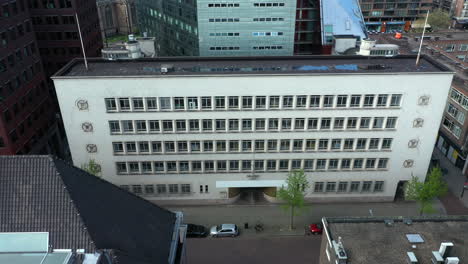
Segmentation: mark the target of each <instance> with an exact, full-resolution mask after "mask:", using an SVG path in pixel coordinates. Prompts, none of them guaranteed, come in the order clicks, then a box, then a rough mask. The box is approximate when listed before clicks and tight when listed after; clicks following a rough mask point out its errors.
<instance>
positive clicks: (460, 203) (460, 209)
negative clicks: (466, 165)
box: [433, 148, 468, 214]
mask: <svg viewBox="0 0 468 264" xmlns="http://www.w3.org/2000/svg"><path fill="white" fill-rule="evenodd" d="M433 156H434V157H435V158H437V159H439V163H440V167H441V168H444V169H446V170H447V173H446V174H445V175H444V176H443V178H444V180H445V181H446V182H447V185H448V188H449V192H450V193H449V194H447V196H446V197H443V198H441V199H440V201H441V202H442V203H443V204H444V206H445V208H446V210H447V214H468V209H467V208H468V191H465V195H464V196H463V198H460V195H461V192H462V190H463V184H464V183H465V181H466V177H465V176H463V174H462V171H461V170H460V169H459V168H457V167H455V165H454V164H452V163H451V162H450V161H449V160H448V159H447V157H445V156H444V155H443V154H442V152H441V151H440V150H439V149H438V148H434V152H433Z"/></svg>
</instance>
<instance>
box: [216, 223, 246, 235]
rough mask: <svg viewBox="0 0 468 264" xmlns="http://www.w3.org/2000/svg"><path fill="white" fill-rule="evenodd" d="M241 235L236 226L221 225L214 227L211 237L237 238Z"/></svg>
mask: <svg viewBox="0 0 468 264" xmlns="http://www.w3.org/2000/svg"><path fill="white" fill-rule="evenodd" d="M238 235H239V228H237V226H236V225H235V224H221V225H217V226H212V227H211V229H210V236H212V237H226V236H230V237H235V236H238Z"/></svg>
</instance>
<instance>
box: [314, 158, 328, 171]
mask: <svg viewBox="0 0 468 264" xmlns="http://www.w3.org/2000/svg"><path fill="white" fill-rule="evenodd" d="M326 166H327V160H326V159H318V160H317V166H316V169H317V170H325V168H326Z"/></svg>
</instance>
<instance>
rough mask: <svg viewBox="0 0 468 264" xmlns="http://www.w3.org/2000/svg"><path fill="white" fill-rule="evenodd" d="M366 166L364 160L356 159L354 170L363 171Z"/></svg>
mask: <svg viewBox="0 0 468 264" xmlns="http://www.w3.org/2000/svg"><path fill="white" fill-rule="evenodd" d="M363 165H364V159H354V163H353V169H362V166H363Z"/></svg>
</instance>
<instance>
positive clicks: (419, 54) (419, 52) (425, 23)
mask: <svg viewBox="0 0 468 264" xmlns="http://www.w3.org/2000/svg"><path fill="white" fill-rule="evenodd" d="M428 18H429V10H427V14H426V20H425V21H424V27H423V33H422V37H421V42H420V44H419V51H418V56H417V57H416V66H418V65H419V58H420V57H421V49H422V44H423V40H424V33H425V32H426V25H427V19H428Z"/></svg>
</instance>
